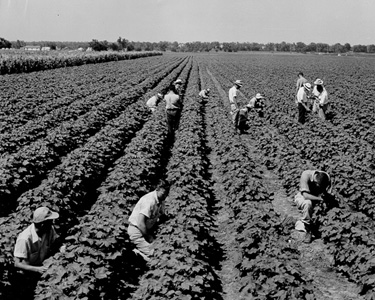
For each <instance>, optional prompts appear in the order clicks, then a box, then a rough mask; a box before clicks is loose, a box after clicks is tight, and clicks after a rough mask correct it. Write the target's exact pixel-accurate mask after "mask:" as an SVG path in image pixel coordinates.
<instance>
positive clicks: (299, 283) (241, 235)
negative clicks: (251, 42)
mask: <svg viewBox="0 0 375 300" xmlns="http://www.w3.org/2000/svg"><path fill="white" fill-rule="evenodd" d="M202 82H203V85H204V86H211V87H214V88H212V94H211V95H210V100H209V101H208V102H207V105H206V106H207V107H206V112H207V117H206V119H207V123H208V124H207V134H208V140H209V145H210V146H211V147H212V151H213V152H214V154H215V155H214V157H216V159H217V161H216V163H215V164H214V165H215V168H216V170H217V172H218V174H219V176H217V177H218V178H220V184H222V185H223V188H222V191H223V193H224V195H225V198H224V199H221V201H222V202H223V204H222V205H224V206H225V207H227V209H228V210H229V211H230V212H231V213H230V214H231V218H232V220H233V221H232V223H233V224H234V226H235V228H236V240H237V242H238V245H239V249H238V251H239V252H240V255H241V259H239V261H240V263H239V264H238V265H237V268H238V269H239V277H238V278H236V280H237V281H238V282H239V286H240V290H239V291H238V292H239V294H240V295H241V297H244V298H243V299H248V298H249V297H251V298H253V297H254V298H257V299H258V298H259V299H263V298H264V299H268V298H280V299H289V298H291V299H292V298H296V299H315V297H316V296H315V294H314V291H313V287H312V286H311V282H309V281H308V280H306V279H304V278H307V277H308V276H307V275H306V274H305V272H306V271H305V270H304V269H303V268H302V266H301V265H300V262H299V257H300V253H299V251H298V249H297V248H296V246H292V245H291V244H290V243H289V242H288V235H287V233H285V232H283V230H282V228H280V221H281V220H280V216H279V214H278V213H276V212H275V210H274V209H273V206H272V203H271V201H272V199H273V198H272V195H271V194H270V193H269V192H268V191H267V189H266V187H265V186H264V185H263V183H262V181H261V180H260V179H261V177H262V176H261V169H260V168H259V166H257V165H256V164H255V163H254V161H253V160H252V158H251V154H250V153H249V152H248V149H247V148H246V146H244V144H243V142H242V140H241V138H240V137H239V136H238V135H237V133H236V132H235V130H234V128H233V125H232V123H231V119H230V116H229V114H228V112H229V111H230V107H229V101H228V102H227V98H226V93H225V92H224V91H223V90H222V88H221V86H220V85H219V82H215V81H214V80H213V79H212V78H211V77H210V76H209V74H208V73H207V72H206V71H204V72H202Z"/></svg>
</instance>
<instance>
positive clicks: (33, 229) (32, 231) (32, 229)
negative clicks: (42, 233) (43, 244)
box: [30, 223, 39, 243]
mask: <svg viewBox="0 0 375 300" xmlns="http://www.w3.org/2000/svg"><path fill="white" fill-rule="evenodd" d="M30 231H31V237H32V238H33V243H36V242H37V241H39V236H38V234H37V233H36V230H35V224H34V223H33V224H31V226H30Z"/></svg>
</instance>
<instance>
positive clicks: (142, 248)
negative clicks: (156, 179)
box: [128, 180, 169, 261]
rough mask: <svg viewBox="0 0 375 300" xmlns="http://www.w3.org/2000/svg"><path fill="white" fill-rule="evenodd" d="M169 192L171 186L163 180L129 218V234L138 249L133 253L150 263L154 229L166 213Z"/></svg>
mask: <svg viewBox="0 0 375 300" xmlns="http://www.w3.org/2000/svg"><path fill="white" fill-rule="evenodd" d="M168 192H169V184H168V183H167V182H165V181H163V180H162V181H161V182H160V183H159V184H158V186H157V188H156V189H155V190H154V191H152V192H150V193H148V194H146V195H144V196H143V197H141V198H140V199H139V201H138V202H137V204H136V205H135V207H134V208H133V211H132V213H131V215H130V217H129V227H128V234H129V238H130V241H131V242H132V243H133V244H134V246H135V247H136V248H135V249H134V250H133V251H134V252H135V253H136V254H139V255H141V256H142V257H143V258H144V260H145V261H149V260H150V257H151V256H152V255H153V252H154V251H153V249H152V247H151V243H152V242H153V240H154V237H153V229H154V227H155V225H156V223H157V222H158V221H159V218H160V217H161V216H162V215H163V213H164V201H165V199H166V198H167V195H168Z"/></svg>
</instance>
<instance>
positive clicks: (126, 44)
mask: <svg viewBox="0 0 375 300" xmlns="http://www.w3.org/2000/svg"><path fill="white" fill-rule="evenodd" d="M27 44H28V45H40V46H42V47H43V46H48V47H50V48H51V49H52V50H55V49H64V48H68V49H78V48H87V47H92V49H93V50H95V51H104V50H114V51H121V50H127V51H152V50H157V51H173V52H209V51H225V52H238V51H280V52H302V53H306V52H326V53H346V52H349V51H353V52H364V53H375V45H374V44H372V45H353V46H351V45H350V44H349V43H345V44H344V45H342V44H340V43H336V44H333V45H329V44H325V43H310V44H305V43H302V42H298V43H286V42H281V43H267V44H261V43H254V42H253V43H250V42H246V43H234V42H231V43H220V42H188V43H178V42H167V41H160V42H157V43H155V42H154V43H151V42H134V41H129V40H127V39H124V38H121V37H119V38H118V39H117V41H116V42H108V41H106V40H104V41H99V40H95V39H94V40H92V41H91V42H48V41H42V42H30V43H27ZM25 45H26V43H25V42H24V41H19V40H17V41H16V42H9V41H7V40H5V39H3V38H0V49H1V48H16V49H19V48H22V47H24V46H25Z"/></svg>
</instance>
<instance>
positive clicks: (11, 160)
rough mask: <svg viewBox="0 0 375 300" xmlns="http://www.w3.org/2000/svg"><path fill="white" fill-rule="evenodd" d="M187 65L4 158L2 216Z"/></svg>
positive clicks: (129, 90)
mask: <svg viewBox="0 0 375 300" xmlns="http://www.w3.org/2000/svg"><path fill="white" fill-rule="evenodd" d="M186 63H187V61H186V62H185V63H183V64H181V65H179V66H178V67H177V68H176V69H174V67H175V66H171V67H170V68H169V69H166V70H163V71H162V72H160V73H158V74H154V76H150V77H148V78H147V79H146V80H145V81H144V82H143V83H142V84H140V85H138V86H135V87H131V86H129V87H128V88H127V89H125V90H124V92H123V93H122V94H120V95H119V96H116V97H114V98H111V99H109V100H107V101H105V102H103V103H102V104H100V105H99V106H97V107H96V108H95V110H92V111H90V112H88V113H87V114H85V115H83V116H81V117H80V118H78V119H77V120H75V121H67V122H64V123H62V124H61V125H60V126H59V127H57V128H56V129H54V130H52V131H50V132H49V133H48V135H47V136H46V137H45V138H43V139H40V140H37V141H35V142H34V143H32V144H30V145H28V146H25V147H23V148H21V149H20V150H19V151H18V152H16V153H14V154H11V155H8V156H6V157H4V159H3V160H2V161H0V172H1V173H0V174H1V175H2V177H1V181H0V183H1V185H0V197H1V198H2V201H1V203H0V207H1V215H5V214H6V213H7V212H9V211H10V210H11V209H12V208H14V207H15V205H16V203H15V199H17V197H18V196H19V195H20V194H21V193H22V192H24V191H27V190H28V189H30V188H32V187H34V186H35V185H36V184H38V183H39V182H40V181H41V178H43V177H44V176H45V174H46V173H47V172H48V170H50V169H51V168H53V167H54V166H56V165H57V164H58V163H59V162H60V161H61V158H62V157H63V156H64V155H66V154H68V153H69V152H70V151H71V150H73V149H75V148H76V147H77V146H80V145H82V144H84V143H85V142H86V141H87V139H88V138H89V137H90V136H92V135H93V134H94V133H95V132H97V131H98V130H100V129H101V128H102V127H103V126H104V125H105V124H106V123H107V122H108V121H110V120H111V119H113V118H116V117H117V116H119V115H120V114H121V112H122V111H123V110H124V109H126V108H127V107H128V106H129V105H130V104H132V103H134V102H135V101H137V100H139V99H140V98H141V97H142V95H143V94H144V93H145V92H147V91H148V90H150V89H152V88H154V87H155V86H156V85H157V84H158V83H159V82H160V81H162V80H163V78H164V77H165V76H166V75H168V73H169V72H175V73H176V72H177V73H179V72H181V70H182V69H183V68H184V67H185V66H186ZM142 102H143V103H142ZM137 105H138V106H142V107H145V105H144V99H143V98H141V100H139V103H138V104H137Z"/></svg>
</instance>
